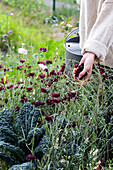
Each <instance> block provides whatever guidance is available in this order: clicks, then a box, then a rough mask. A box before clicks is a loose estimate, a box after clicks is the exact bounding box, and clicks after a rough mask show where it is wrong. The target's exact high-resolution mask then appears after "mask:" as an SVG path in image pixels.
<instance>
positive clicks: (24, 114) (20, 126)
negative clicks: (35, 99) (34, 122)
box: [15, 102, 33, 136]
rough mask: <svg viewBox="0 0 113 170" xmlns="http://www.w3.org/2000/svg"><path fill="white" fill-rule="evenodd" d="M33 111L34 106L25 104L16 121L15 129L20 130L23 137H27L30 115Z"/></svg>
mask: <svg viewBox="0 0 113 170" xmlns="http://www.w3.org/2000/svg"><path fill="white" fill-rule="evenodd" d="M32 110H33V105H32V104H31V103H29V102H27V103H25V104H24V105H23V106H22V107H21V109H20V110H19V114H18V115H17V117H16V119H15V128H16V129H17V130H18V132H19V133H20V135H21V136H23V133H24V134H25V136H26V135H27V133H28V132H27V126H28V124H27V121H28V117H29V115H30V112H31V111H32Z"/></svg>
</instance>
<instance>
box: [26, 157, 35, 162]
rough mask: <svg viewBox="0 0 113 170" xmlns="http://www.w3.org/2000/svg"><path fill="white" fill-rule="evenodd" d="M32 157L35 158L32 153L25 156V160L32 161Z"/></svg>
mask: <svg viewBox="0 0 113 170" xmlns="http://www.w3.org/2000/svg"><path fill="white" fill-rule="evenodd" d="M34 159H35V156H34V155H27V157H26V161H28V162H30V161H33V160H34Z"/></svg>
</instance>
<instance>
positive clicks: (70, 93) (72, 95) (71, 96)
mask: <svg viewBox="0 0 113 170" xmlns="http://www.w3.org/2000/svg"><path fill="white" fill-rule="evenodd" d="M67 94H68V96H69V97H70V98H73V97H75V96H76V92H72V91H69V93H67Z"/></svg>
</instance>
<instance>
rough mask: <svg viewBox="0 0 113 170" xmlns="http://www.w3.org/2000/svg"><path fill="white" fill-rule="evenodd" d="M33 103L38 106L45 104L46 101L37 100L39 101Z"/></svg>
mask: <svg viewBox="0 0 113 170" xmlns="http://www.w3.org/2000/svg"><path fill="white" fill-rule="evenodd" d="M32 104H33V105H35V107H38V106H42V105H44V104H45V103H44V102H40V101H37V102H32Z"/></svg>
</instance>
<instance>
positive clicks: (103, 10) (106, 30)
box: [77, 0, 113, 67]
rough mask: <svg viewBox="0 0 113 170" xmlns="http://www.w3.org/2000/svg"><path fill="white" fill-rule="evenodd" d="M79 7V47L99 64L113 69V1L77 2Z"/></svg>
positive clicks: (90, 0) (88, 0) (86, 0)
mask: <svg viewBox="0 0 113 170" xmlns="http://www.w3.org/2000/svg"><path fill="white" fill-rule="evenodd" d="M77 2H78V3H79V5H80V22H79V24H80V25H79V33H80V47H81V49H82V54H84V53H85V52H86V51H89V52H93V53H94V54H95V55H96V57H97V58H96V60H97V61H99V62H100V63H101V64H105V65H107V66H109V67H113V0H105V1H104V0H77Z"/></svg>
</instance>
